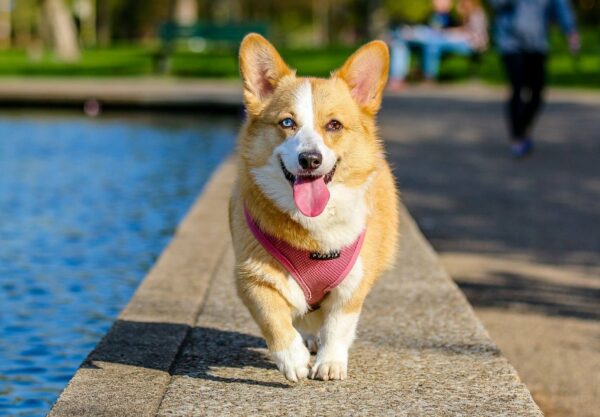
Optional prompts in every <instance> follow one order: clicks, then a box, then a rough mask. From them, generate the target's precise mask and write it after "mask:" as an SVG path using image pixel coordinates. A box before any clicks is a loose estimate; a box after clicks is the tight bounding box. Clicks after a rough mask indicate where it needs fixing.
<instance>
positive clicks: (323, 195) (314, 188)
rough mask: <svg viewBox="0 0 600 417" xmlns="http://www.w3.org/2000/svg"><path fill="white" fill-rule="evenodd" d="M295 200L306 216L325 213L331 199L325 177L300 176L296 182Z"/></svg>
mask: <svg viewBox="0 0 600 417" xmlns="http://www.w3.org/2000/svg"><path fill="white" fill-rule="evenodd" d="M294 201H295V202H296V207H298V210H300V211H301V212H302V214H304V215H305V216H308V217H316V216H318V215H319V214H321V213H323V210H325V206H327V202H328V201H329V190H328V189H327V185H325V180H324V179H323V177H315V178H309V177H305V178H302V177H298V178H296V181H295V182H294Z"/></svg>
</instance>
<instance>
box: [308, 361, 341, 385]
mask: <svg viewBox="0 0 600 417" xmlns="http://www.w3.org/2000/svg"><path fill="white" fill-rule="evenodd" d="M310 377H311V378H312V379H320V380H322V381H329V380H342V379H346V378H347V377H348V363H347V362H345V361H344V362H338V361H324V362H321V361H319V360H317V362H316V363H315V364H314V365H313V367H312V369H311V370H310Z"/></svg>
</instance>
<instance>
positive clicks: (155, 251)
mask: <svg viewBox="0 0 600 417" xmlns="http://www.w3.org/2000/svg"><path fill="white" fill-rule="evenodd" d="M237 124H238V122H237V121H236V120H230V119H220V120H215V119H214V118H212V119H208V118H199V117H194V118H191V117H175V116H163V115H160V116H159V115H149V116H144V115H138V116H132V115H129V116H127V117H118V116H113V117H110V118H101V119H86V118H83V117H79V116H70V115H64V114H62V115H58V116H57V115H54V116H52V117H47V116H43V115H41V114H36V115H10V116H7V115H4V116H1V117H0V415H11V416H13V415H14V416H21V415H44V414H45V413H46V412H47V411H48V410H49V408H50V406H51V405H52V403H53V402H54V400H55V399H56V397H57V396H58V394H59V393H60V390H61V389H62V388H63V387H64V385H65V384H66V383H67V382H68V380H69V379H70V377H71V376H72V375H73V373H74V371H75V370H76V369H77V366H78V365H79V364H80V363H81V361H82V360H83V359H84V358H85V356H86V354H87V353H88V352H89V351H90V350H91V349H92V348H93V347H94V346H95V344H96V343H97V342H98V340H99V338H100V337H101V336H102V335H103V333H104V332H105V331H106V330H107V329H108V328H109V327H110V325H111V322H112V320H113V319H114V318H115V317H116V316H117V314H118V313H119V311H120V310H121V309H122V308H123V307H124V305H125V304H126V303H127V301H128V300H129V298H130V297H131V295H132V293H133V291H134V290H135V288H136V286H137V285H138V284H139V282H140V280H141V279H142V278H143V276H144V275H145V272H146V271H147V270H148V269H149V267H150V266H151V265H152V264H153V262H154V261H155V259H156V257H157V256H158V255H159V254H160V252H161V250H162V249H163V248H164V246H165V245H166V244H167V242H168V241H169V239H170V237H171V236H172V234H173V231H174V228H175V227H176V225H177V224H178V222H179V221H180V220H181V218H182V217H183V215H184V214H185V212H186V210H187V209H188V208H189V207H190V205H191V203H192V202H193V200H194V198H195V197H196V196H197V195H198V193H199V192H200V191H201V189H202V187H203V185H204V184H205V182H206V180H207V179H208V177H209V176H210V174H211V172H212V171H213V170H214V169H215V167H216V166H217V165H218V163H219V162H220V161H222V160H223V158H224V157H225V156H226V155H227V154H228V153H229V152H231V150H232V148H233V145H234V135H235V130H236V129H237Z"/></svg>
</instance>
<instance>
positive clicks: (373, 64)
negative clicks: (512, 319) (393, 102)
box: [334, 41, 390, 114]
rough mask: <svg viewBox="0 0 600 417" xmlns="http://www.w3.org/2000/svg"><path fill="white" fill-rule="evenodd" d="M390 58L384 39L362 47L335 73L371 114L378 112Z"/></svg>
mask: <svg viewBox="0 0 600 417" xmlns="http://www.w3.org/2000/svg"><path fill="white" fill-rule="evenodd" d="M389 66H390V58H389V52H388V48H387V45H386V44H385V42H383V41H373V42H369V43H368V44H366V45H364V46H363V47H361V48H360V49H359V50H358V51H356V52H355V53H354V54H352V56H351V57H350V58H348V59H347V60H346V62H345V63H344V66H342V68H340V69H339V70H338V71H336V72H335V73H334V76H337V77H340V78H341V79H343V80H344V81H346V83H347V84H348V87H350V92H351V94H352V97H353V98H354V100H355V101H356V102H357V103H358V104H359V105H360V106H361V108H362V109H363V110H365V111H366V112H368V113H369V114H375V113H377V110H379V106H380V105H381V96H382V94H383V89H384V88H385V84H386V82H387V76H388V70H389Z"/></svg>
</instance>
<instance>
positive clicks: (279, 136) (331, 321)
mask: <svg viewBox="0 0 600 417" xmlns="http://www.w3.org/2000/svg"><path fill="white" fill-rule="evenodd" d="M388 66H389V55H388V49H387V46H386V45H385V43H383V42H381V41H373V42H371V43H368V44H367V45H365V46H363V47H362V48H360V49H359V50H358V51H356V52H355V53H354V54H353V55H352V56H351V57H350V58H348V60H347V61H346V62H345V64H344V65H343V66H342V67H341V68H340V69H339V70H337V71H335V72H333V73H332V75H331V76H330V77H329V78H326V79H320V78H305V77H298V76H296V73H295V71H294V70H292V69H290V68H289V67H288V66H287V65H286V64H285V63H284V61H283V60H282V58H281V56H280V55H279V54H278V52H277V51H276V50H275V48H274V47H273V46H272V45H271V44H270V43H269V42H268V41H267V40H266V39H265V38H263V37H262V36H260V35H257V34H249V35H247V36H246V37H245V38H244V40H243V41H242V44H241V47H240V72H241V75H242V79H243V84H244V104H245V107H246V112H247V117H246V121H245V124H244V126H243V127H242V129H241V133H240V136H239V139H238V178H237V181H236V184H235V186H234V188H233V192H232V196H231V200H230V206H229V222H230V228H231V235H232V240H233V246H234V251H235V257H236V265H235V272H236V283H237V290H238V294H239V296H240V298H241V299H242V301H243V302H244V304H245V305H246V306H247V308H248V309H249V311H250V313H251V315H252V317H253V318H254V320H255V321H256V323H257V324H258V326H259V327H260V330H261V332H262V334H263V336H264V338H265V340H266V343H267V346H268V349H269V352H270V354H271V356H272V358H273V360H274V362H275V364H276V365H277V367H278V368H279V370H280V371H281V372H282V373H283V375H284V376H285V377H286V378H287V379H288V380H290V381H293V382H297V381H300V380H302V379H304V378H307V377H310V378H313V379H320V380H324V381H327V380H341V379H345V378H346V377H347V374H348V350H349V348H350V345H351V344H352V342H353V340H354V338H355V333H356V326H357V323H358V319H359V315H360V312H361V309H362V306H363V302H364V300H365V297H366V296H367V294H368V293H369V291H370V289H371V287H372V286H373V284H374V283H375V281H376V280H377V278H378V277H379V276H380V275H381V274H382V272H383V271H384V270H386V269H388V268H389V267H390V266H391V265H392V263H393V259H394V255H395V253H396V246H397V235H398V204H399V203H398V193H397V190H396V185H395V181H394V178H393V175H392V172H391V170H390V167H389V165H388V163H387V162H386V159H385V155H384V148H383V145H382V143H381V141H380V139H379V138H378V136H377V128H376V121H375V116H376V113H377V111H378V110H379V107H380V104H381V99H382V92H383V89H384V86H385V84H386V80H387V73H388ZM311 352H312V353H316V357H315V358H314V363H312V365H311V355H310V353H311Z"/></svg>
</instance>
